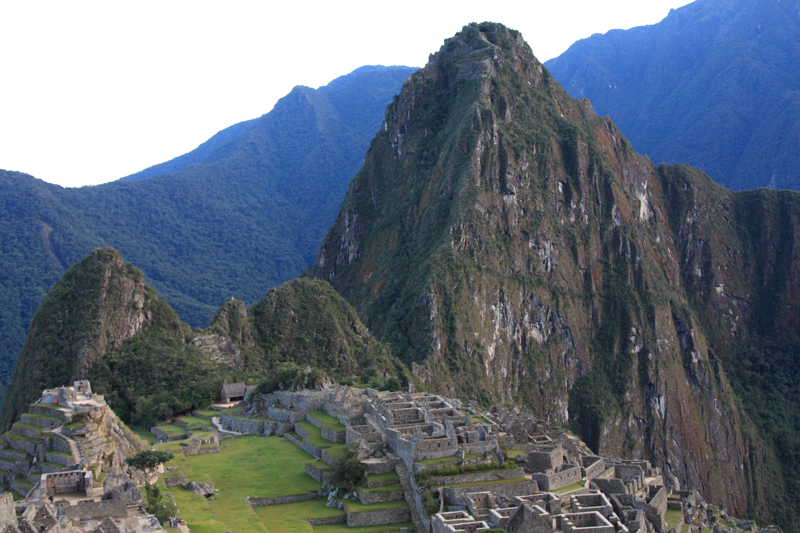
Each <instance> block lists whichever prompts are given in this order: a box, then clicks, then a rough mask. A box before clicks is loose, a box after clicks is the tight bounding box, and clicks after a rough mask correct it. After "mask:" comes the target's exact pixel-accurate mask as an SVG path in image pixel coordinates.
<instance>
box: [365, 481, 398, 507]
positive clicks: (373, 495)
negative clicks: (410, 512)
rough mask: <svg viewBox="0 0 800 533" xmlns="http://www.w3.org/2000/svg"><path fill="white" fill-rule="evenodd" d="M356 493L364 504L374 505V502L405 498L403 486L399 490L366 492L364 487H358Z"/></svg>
mask: <svg viewBox="0 0 800 533" xmlns="http://www.w3.org/2000/svg"><path fill="white" fill-rule="evenodd" d="M398 484H399V481H398ZM356 494H358V499H359V500H361V503H363V504H364V505H372V504H373V503H385V502H394V501H397V500H402V499H403V489H402V488H399V489H397V490H378V491H372V492H365V491H364V489H363V488H361V487H358V488H357V489H356Z"/></svg>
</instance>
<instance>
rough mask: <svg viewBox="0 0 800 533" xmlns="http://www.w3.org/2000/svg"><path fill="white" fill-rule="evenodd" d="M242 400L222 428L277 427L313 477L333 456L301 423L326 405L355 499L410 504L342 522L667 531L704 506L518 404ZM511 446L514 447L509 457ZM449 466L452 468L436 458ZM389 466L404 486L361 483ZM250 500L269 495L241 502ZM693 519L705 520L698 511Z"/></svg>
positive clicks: (423, 397) (376, 396) (365, 395)
mask: <svg viewBox="0 0 800 533" xmlns="http://www.w3.org/2000/svg"><path fill="white" fill-rule="evenodd" d="M240 405H241V406H243V407H244V408H243V409H242V411H241V413H240V414H239V415H238V416H231V415H226V413H225V412H224V411H223V412H222V416H221V423H222V427H223V428H224V429H226V430H228V431H234V432H239V433H242V432H244V433H251V434H257V435H273V434H278V435H283V436H284V437H285V438H286V439H287V440H290V441H291V442H293V443H295V444H296V445H298V446H300V447H301V448H303V449H304V450H305V451H307V452H309V453H310V454H312V455H313V456H314V457H315V458H317V459H318V461H316V463H315V462H310V463H308V464H307V465H306V471H307V473H309V474H310V475H312V476H313V477H315V478H316V479H317V480H319V481H325V480H326V479H327V476H328V475H329V473H330V467H336V466H337V465H338V464H339V458H338V457H335V456H333V455H331V453H329V452H328V451H327V450H326V448H324V447H320V446H319V445H318V444H317V445H315V444H314V443H313V442H311V441H313V439H310V438H308V437H309V435H307V433H308V432H307V431H306V430H303V429H302V428H303V427H304V426H303V424H304V422H303V421H308V422H311V423H312V424H313V425H314V426H318V427H319V428H321V429H324V428H325V426H324V425H323V424H320V423H319V421H318V420H316V419H315V418H314V417H315V415H314V412H317V413H319V412H321V411H324V412H325V413H326V414H327V415H330V416H332V417H335V418H336V419H338V421H340V422H341V424H342V426H343V427H344V430H343V431H341V430H340V431H338V432H335V433H331V432H330V431H329V433H328V434H327V435H325V433H323V434H322V436H323V437H324V438H326V439H327V440H329V441H330V442H331V443H335V442H343V441H344V442H346V443H347V444H356V445H357V446H358V457H359V459H360V460H361V462H362V463H363V464H364V465H365V467H366V472H367V476H366V482H365V483H363V485H364V486H365V487H367V488H371V489H373V490H371V491H367V490H362V489H361V488H359V489H358V490H357V491H356V492H355V493H354V494H353V497H354V498H358V499H359V500H361V503H362V504H363V505H364V508H368V507H369V505H371V504H372V503H376V502H386V501H391V500H399V499H405V500H406V501H407V502H408V504H409V505H408V508H398V509H391V510H388V511H387V510H382V511H376V512H375V513H374V515H371V516H359V515H366V514H368V513H366V512H363V509H364V508H362V509H361V510H362V512H359V513H351V512H350V511H349V510H348V509H347V506H345V510H346V511H347V523H348V525H350V526H359V525H374V524H382V523H394V522H403V521H407V520H409V519H411V520H413V523H414V525H415V528H416V529H417V531H419V532H422V531H426V532H427V531H430V532H432V533H456V532H459V533H460V532H465V533H471V532H473V531H480V530H485V529H495V528H496V529H505V530H507V531H509V532H512V533H513V532H536V533H545V532H546V533H549V532H559V531H560V532H565V533H624V532H630V533H636V532H645V531H656V532H659V533H660V532H663V533H666V532H667V531H669V530H671V529H672V528H675V529H676V531H681V530H682V528H683V525H684V520H691V519H692V518H693V516H694V515H695V514H696V515H697V517H701V515H703V513H697V511H698V510H699V509H700V506H701V505H705V504H704V503H703V502H702V498H701V497H700V495H699V494H697V493H696V492H695V491H677V490H671V489H670V488H669V487H668V486H665V484H664V479H663V478H662V476H661V474H660V472H659V470H658V469H657V468H654V467H652V466H651V465H650V464H649V463H648V462H647V461H623V460H616V459H609V458H603V457H598V456H596V455H594V454H592V453H591V451H590V450H588V449H587V448H586V447H585V445H583V443H581V442H580V440H579V439H577V438H575V437H572V436H570V435H569V434H567V433H565V432H564V431H561V430H560V429H554V428H552V427H551V426H550V425H548V424H545V423H543V422H540V421H537V420H535V419H534V418H533V417H532V416H530V415H528V414H526V413H525V412H524V411H522V410H520V409H518V408H515V409H513V410H509V409H507V408H503V407H493V408H492V409H491V411H490V412H481V411H480V410H478V408H477V406H476V405H475V404H473V403H470V404H467V405H462V402H461V401H459V400H455V399H446V398H443V397H440V396H436V395H431V394H425V393H400V392H378V391H375V390H369V389H368V390H362V389H355V388H351V387H345V386H337V387H335V388H329V389H325V390H316V391H299V392H293V391H276V392H274V393H271V394H267V395H264V394H262V395H256V397H254V398H251V401H250V402H244V403H242V404H240ZM317 418H319V416H317ZM306 427H307V426H306ZM501 450H505V451H506V453H505V454H504V453H503V452H502V451H501ZM509 451H513V452H514V454H513V455H514V456H513V457H512V458H511V459H508V457H510V456H511V455H512V454H511V453H509ZM509 462H510V463H512V464H511V465H509V464H507V463H509ZM504 463H505V464H504ZM475 465H482V466H481V467H476V466H475ZM448 466H450V467H455V468H443V467H448ZM470 466H472V467H471V468H470ZM391 471H396V472H397V475H398V478H399V482H400V486H401V487H402V490H399V487H396V486H395V487H394V489H392V488H391V487H386V489H387V490H386V491H385V492H380V491H379V490H378V489H377V487H380V486H381V485H382V484H387V483H392V482H394V483H397V481H387V482H385V483H378V482H375V483H371V482H370V478H371V477H373V476H377V475H380V474H386V473H388V472H391ZM418 480H419V482H418ZM376 490H378V491H377V492H376ZM427 490H431V491H432V494H434V495H435V496H438V505H439V510H438V512H434V513H432V516H429V515H428V514H426V513H425V512H424V506H423V501H422V500H423V494H424V493H425V491H427ZM331 503H332V504H333V505H336V504H337V503H336V502H331ZM259 504H270V503H263V502H261V503H257V502H251V505H259ZM338 505H339V506H340V507H341V505H342V502H341V501H339V502H338ZM429 509H430V507H429ZM670 509H671V510H673V511H679V513H672V514H673V515H677V514H679V515H680V519H679V523H677V524H669V525H668V523H667V522H666V521H665V515H666V514H667V511H668V510H670ZM702 520H704V521H705V525H706V526H707V527H708V525H709V524H708V519H707V518H705V516H702ZM695 523H697V520H695ZM688 530H689V529H688V528H687V531H688Z"/></svg>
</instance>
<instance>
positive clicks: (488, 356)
mask: <svg viewBox="0 0 800 533" xmlns="http://www.w3.org/2000/svg"><path fill="white" fill-rule="evenodd" d="M745 200H747V201H745ZM751 201H753V200H752V199H749V198H744V197H743V196H742V195H737V194H736V193H732V192H731V191H727V190H725V189H723V188H722V187H719V186H717V185H715V184H714V183H713V182H711V180H709V179H708V177H707V176H705V175H703V174H702V173H700V172H699V171H696V170H694V169H690V168H688V167H666V166H662V167H658V168H657V167H654V166H653V164H652V163H651V162H650V160H649V159H648V158H647V157H646V156H641V155H639V154H636V153H635V152H634V151H633V150H632V148H631V146H630V144H629V143H628V141H627V140H626V139H625V138H624V137H623V136H622V134H621V133H620V132H619V130H618V129H617V128H616V126H615V125H614V124H613V123H612V122H611V120H610V119H608V118H607V117H605V118H600V117H597V115H595V114H594V112H593V111H592V108H591V105H590V104H589V103H588V101H577V100H573V99H571V98H570V97H569V96H568V95H567V94H566V93H565V92H564V91H563V90H562V89H561V87H559V86H558V84H557V83H556V82H555V81H554V80H553V79H552V78H551V77H550V75H549V73H548V72H547V70H546V69H544V68H543V66H542V65H541V64H540V63H539V62H538V61H537V60H536V59H535V58H534V57H533V54H532V52H531V50H530V48H528V46H527V44H525V43H524V40H522V38H521V36H520V35H519V34H518V33H517V32H514V31H512V30H509V29H507V28H505V27H503V26H500V25H496V24H489V23H485V24H480V25H470V26H467V27H465V28H464V30H463V31H462V32H460V33H459V34H457V35H456V36H455V37H453V38H451V39H448V40H447V41H446V42H445V44H444V46H443V47H442V48H441V50H440V51H439V52H438V53H436V54H434V55H433V56H432V57H431V59H430V61H429V63H428V65H427V66H426V67H425V68H423V69H421V70H420V71H418V72H417V73H415V74H414V75H412V76H411V77H410V78H409V79H408V80H407V81H406V82H405V84H404V85H403V90H402V91H401V93H400V94H399V95H398V96H397V97H396V98H395V99H394V101H393V103H392V104H391V105H390V106H389V107H388V108H387V110H386V115H385V120H384V123H383V127H382V129H381V132H380V133H379V134H378V135H377V136H376V138H375V139H374V141H373V143H372V145H371V147H370V150H369V152H368V153H367V155H366V158H365V164H364V167H363V168H362V170H361V171H360V172H359V174H358V175H357V176H356V177H355V178H354V180H353V181H352V183H351V185H350V189H349V191H348V194H347V196H346V198H345V200H344V202H343V203H342V206H341V209H340V212H339V216H338V217H337V220H336V223H335V224H334V226H333V227H332V228H331V230H330V232H329V233H328V235H327V237H326V239H325V240H324V241H323V244H322V246H321V248H320V252H319V255H318V258H317V263H316V265H315V267H314V269H313V274H314V275H315V276H317V277H319V278H322V279H325V280H327V281H329V282H330V283H331V285H333V286H334V288H336V289H337V291H339V292H340V293H341V294H342V295H343V296H344V297H345V298H346V299H347V300H348V301H350V302H351V303H352V304H353V305H354V306H355V307H356V309H357V310H358V312H359V314H360V315H361V316H362V317H363V320H364V323H365V324H366V325H367V326H368V327H369V329H370V331H371V332H372V334H373V335H375V336H376V337H377V338H378V339H380V340H381V341H384V342H387V343H389V344H390V345H391V347H392V351H393V353H394V354H395V355H397V356H398V357H399V358H400V359H401V360H403V361H404V362H405V363H407V364H410V365H411V367H412V371H413V372H414V374H415V375H416V377H417V378H418V379H420V380H421V381H423V382H424V383H425V385H426V386H427V387H428V388H429V389H430V390H433V391H436V392H440V393H443V394H445V395H447V396H456V395H457V396H461V397H465V398H476V399H481V400H483V401H484V402H485V403H489V402H490V401H516V402H521V403H524V404H525V405H527V406H529V407H530V408H531V409H532V410H533V412H534V413H535V414H536V416H539V417H543V418H547V419H549V420H550V421H552V422H555V423H558V424H567V423H570V424H572V425H573V427H575V428H576V429H578V430H579V431H581V432H582V436H583V437H584V440H586V441H587V442H588V443H589V444H590V445H591V446H592V447H593V448H594V449H595V451H601V452H602V453H604V454H608V455H614V456H624V457H631V458H640V457H641V458H647V459H651V460H655V462H657V463H658V464H659V466H661V467H662V469H663V471H664V472H665V475H666V476H667V477H668V478H669V479H670V480H671V482H672V485H673V486H676V487H677V486H681V487H686V488H693V487H697V488H699V489H700V490H701V491H702V492H703V494H706V495H708V496H709V498H710V500H711V501H714V502H716V503H719V504H721V505H723V506H725V507H727V508H728V509H729V510H730V511H732V512H735V513H737V514H741V513H743V512H744V511H745V509H746V508H747V505H748V502H747V494H748V487H752V486H753V485H758V484H762V485H763V484H765V483H769V481H767V477H766V472H761V473H753V472H749V473H748V472H747V471H746V470H747V468H746V461H747V458H748V456H749V454H750V453H751V452H754V451H755V452H757V450H755V449H754V448H756V447H757V445H754V444H752V443H753V438H754V437H753V436H752V435H750V436H748V437H746V436H745V434H744V431H745V429H744V428H746V427H747V426H748V424H747V423H746V421H744V420H743V418H742V417H743V414H742V412H741V411H740V409H739V407H738V406H737V400H736V398H735V396H734V393H733V390H732V388H731V385H730V383H729V381H728V379H727V377H726V374H725V369H724V366H723V361H724V357H725V354H726V353H730V350H732V349H733V347H735V346H737V345H738V343H740V342H742V341H743V338H742V334H741V332H742V331H743V330H745V329H746V327H747V324H748V322H749V321H750V320H752V315H751V314H750V313H751V310H752V308H753V307H752V306H753V302H754V301H755V300H757V299H758V298H759V296H758V293H759V291H760V290H761V289H760V288H759V286H757V284H753V282H752V280H753V279H759V277H758V275H756V274H758V272H759V269H762V270H764V269H766V272H767V274H766V275H767V276H768V277H771V276H772V274H771V272H772V269H773V268H776V267H775V266H774V265H776V264H777V265H782V266H781V267H780V268H783V269H788V270H787V271H786V272H785V274H786V276H785V278H781V279H798V278H800V272H799V271H800V265H799V264H798V263H800V262H795V263H791V262H790V261H786V262H784V263H781V262H770V261H765V262H763V263H759V265H760V266H759V265H756V264H754V263H753V262H752V261H750V262H748V261H745V260H744V259H743V258H744V257H745V256H746V250H747V249H748V248H747V247H748V246H750V244H749V242H747V240H748V239H752V238H753V237H752V235H751V234H750V233H746V230H743V227H742V225H740V224H738V223H737V222H736V218H735V217H734V215H733V213H734V212H736V211H739V212H740V214H743V213H744V212H746V210H747V209H749V208H750V207H749V202H751ZM758 202H766V200H764V199H759V198H756V199H755V203H758ZM787 205H788V206H787V207H786V209H789V210H791V209H795V208H796V207H797V205H798V202H796V201H794V203H791V202H788V204H787ZM726 210H727V211H726ZM765 211H766V212H767V213H768V212H769V210H767V209H765ZM740 216H741V215H740ZM785 218H787V220H789V221H790V222H791V224H790V229H788V231H789V233H790V234H791V235H792V240H793V242H797V239H798V236H800V209H798V210H796V211H792V215H791V216H790V217H785ZM776 227H777V226H776ZM776 238H777V237H776V235H775V232H773V233H772V234H770V233H769V232H768V231H767V230H764V231H763V232H762V234H760V235H758V237H756V238H755V239H756V241H757V242H759V243H761V244H759V247H760V249H763V250H764V251H765V253H767V254H773V255H774V253H775V252H774V251H773V248H777V243H776V240H775V239H776ZM770 239H771V240H770ZM767 242H772V243H773V244H775V245H776V246H774V247H770V246H769V245H765V244H764V243H767ZM795 249H800V246H798V247H796V248H795ZM753 271H755V272H753ZM748 273H749V274H748ZM762 273H763V272H762ZM748 275H749V276H750V278H748ZM723 287H724V290H719V289H718V288H723ZM787 291H788V289H787ZM798 300H800V298H794V297H791V298H789V299H787V300H786V301H785V302H784V303H783V304H782V305H783V307H781V308H780V309H778V310H777V311H776V313H775V316H776V317H777V320H778V321H779V323H780V324H783V325H784V327H794V328H795V331H796V330H797V325H796V324H795V322H797V320H796V316H797V314H796V313H792V312H791V309H792V305H793V304H797V303H799V302H798ZM716 310H719V312H720V313H721V316H720V317H719V319H717V317H716V316H715V314H714V313H715V312H716ZM791 317H795V318H791ZM792 320H794V322H792ZM791 324H794V325H791ZM726 350H727V351H726ZM762 475H763V476H764V477H760V476H762ZM748 476H750V477H748ZM751 503H753V504H754V505H758V504H756V503H755V502H751Z"/></svg>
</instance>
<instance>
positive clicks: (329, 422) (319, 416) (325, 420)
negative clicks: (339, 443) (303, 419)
mask: <svg viewBox="0 0 800 533" xmlns="http://www.w3.org/2000/svg"><path fill="white" fill-rule="evenodd" d="M308 414H309V416H311V417H313V418H314V420H318V421H319V422H321V423H322V424H323V425H324V426H325V427H326V428H328V429H330V430H332V431H337V432H338V431H345V429H346V428H345V425H344V424H342V423H341V422H339V419H338V418H336V417H335V416H331V415H329V414H328V413H326V412H325V411H323V410H321V409H320V410H319V411H311V412H310V413H308Z"/></svg>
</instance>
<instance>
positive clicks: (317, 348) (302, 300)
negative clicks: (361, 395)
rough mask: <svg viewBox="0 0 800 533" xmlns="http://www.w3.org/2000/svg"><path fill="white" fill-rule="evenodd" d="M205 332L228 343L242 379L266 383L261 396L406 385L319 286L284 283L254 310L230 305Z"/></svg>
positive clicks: (394, 365) (381, 350) (348, 309)
mask: <svg viewBox="0 0 800 533" xmlns="http://www.w3.org/2000/svg"><path fill="white" fill-rule="evenodd" d="M209 331H212V332H219V333H222V334H224V335H226V336H228V337H230V338H231V339H232V340H233V342H234V343H235V344H236V345H237V346H238V347H239V348H240V349H241V350H242V352H243V353H244V355H245V365H244V368H245V371H246V372H249V373H250V374H252V375H256V376H261V375H268V376H269V378H268V379H267V380H266V381H265V382H264V383H262V384H261V389H262V391H263V392H270V391H271V390H275V388H276V387H277V386H278V385H279V384H284V385H286V386H290V385H295V386H305V387H314V386H315V385H318V384H321V383H323V381H324V380H325V379H327V380H332V381H335V382H337V383H342V384H359V385H367V386H370V387H372V388H376V389H379V388H382V389H387V388H392V389H397V388H400V387H401V386H404V385H405V384H407V383H408V381H409V380H411V379H412V378H411V376H410V374H409V373H408V371H407V370H406V368H405V366H404V365H403V364H402V363H400V362H399V361H398V360H397V359H396V358H395V357H393V356H392V353H391V350H390V349H389V347H388V346H387V345H386V344H382V343H379V342H377V341H376V340H375V339H374V338H373V337H372V335H370V333H369V331H367V328H366V327H365V326H364V325H363V324H362V323H361V320H360V319H359V318H358V315H357V314H356V312H355V310H354V309H353V308H352V306H350V305H349V304H348V303H347V302H346V301H345V300H344V299H343V298H342V297H341V296H339V294H338V293H337V292H336V291H335V290H333V288H332V287H331V286H330V285H329V284H328V283H327V282H324V281H319V280H315V279H308V278H300V279H294V280H291V281H287V282H286V283H284V284H283V285H281V286H280V287H278V288H276V289H273V290H270V291H269V293H268V294H267V296H266V297H264V299H263V300H261V301H260V302H258V303H257V304H256V305H255V306H253V308H252V309H246V308H245V307H244V304H243V303H242V302H237V301H235V300H229V301H228V302H226V303H225V305H224V306H223V307H222V308H221V309H220V311H219V313H217V316H216V317H215V319H214V322H213V323H212V325H211V326H210V327H209ZM323 374H324V375H323Z"/></svg>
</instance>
